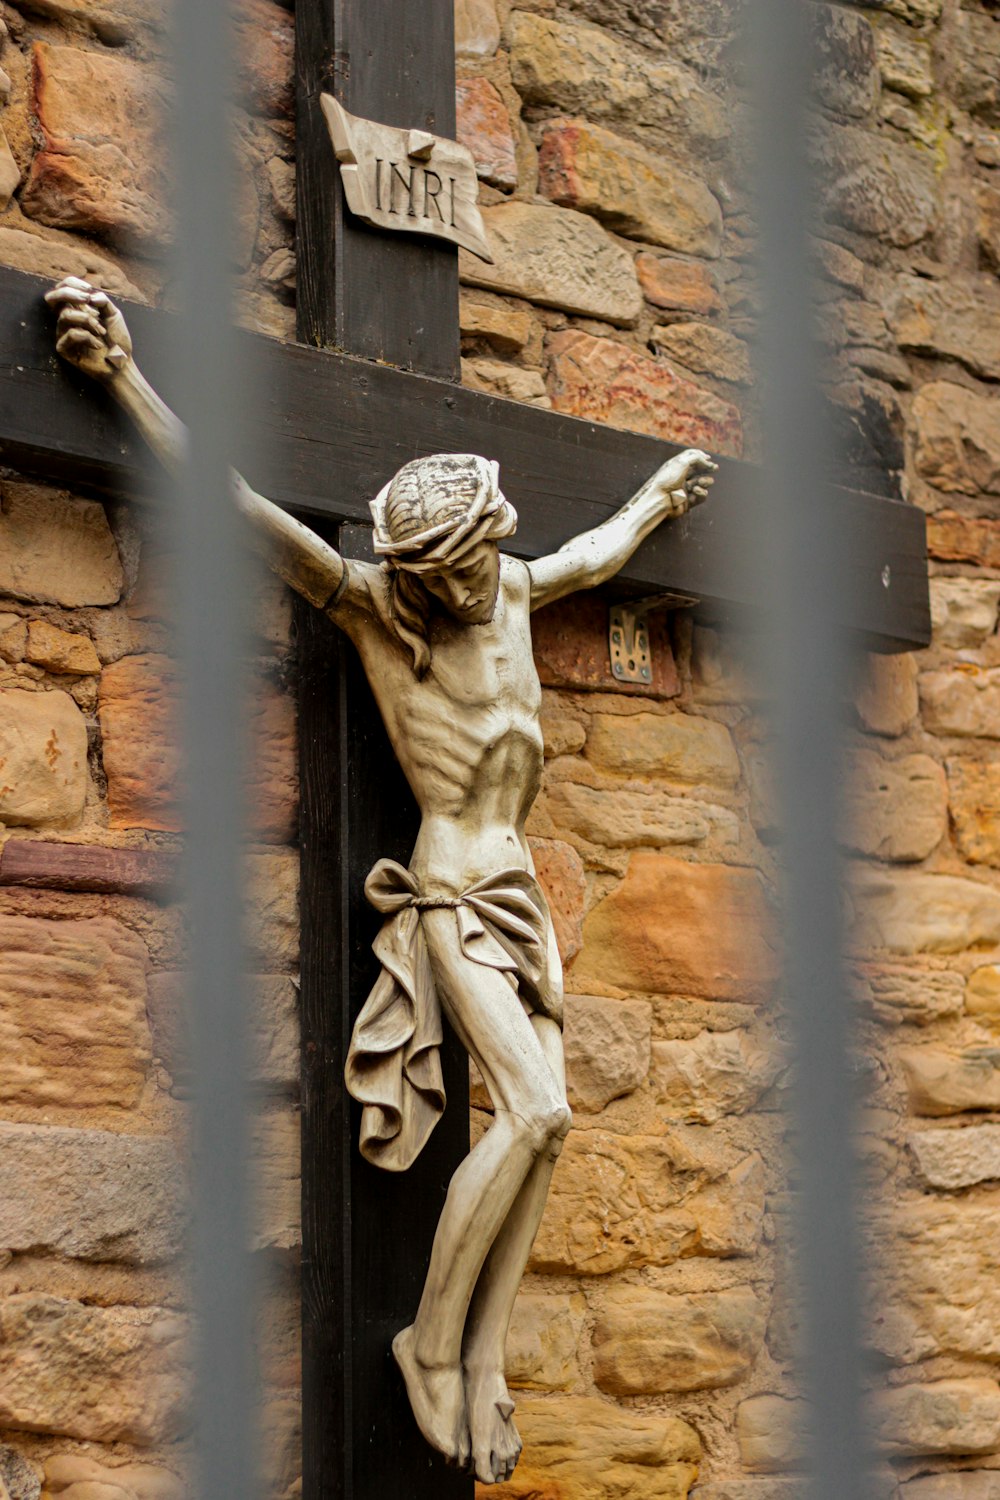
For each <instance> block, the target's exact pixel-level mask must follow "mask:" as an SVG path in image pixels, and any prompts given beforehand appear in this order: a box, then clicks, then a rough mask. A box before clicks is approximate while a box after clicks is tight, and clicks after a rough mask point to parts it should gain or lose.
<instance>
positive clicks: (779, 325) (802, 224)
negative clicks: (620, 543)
mask: <svg viewBox="0 0 1000 1500" xmlns="http://www.w3.org/2000/svg"><path fill="white" fill-rule="evenodd" d="M812 24H813V22H812V7H810V6H804V5H802V4H801V0H757V3H756V4H755V5H754V6H753V7H751V8H750V10H749V12H748V22H747V25H748V28H749V35H750V40H751V53H752V57H753V74H754V84H755V91H756V97H755V100H754V105H755V109H756V111H757V115H758V120H759V134H758V139H757V143H756V144H757V150H758V160H759V165H758V181H757V189H758V201H757V206H756V207H757V220H758V224H759V228H760V272H761V279H762V284H763V294H764V299H765V305H766V310H765V314H764V318H763V321H762V328H761V337H760V355H761V370H760V374H761V379H762V383H763V389H764V392H765V393H766V399H765V410H764V416H763V423H764V448H765V452H766V454H767V464H766V474H765V506H766V511H765V515H766V520H765V531H764V535H765V536H766V538H767V543H766V555H765V554H764V553H763V549H762V547H761V544H760V542H759V541H758V551H757V558H756V572H757V579H758V588H761V589H762V591H763V592H764V593H765V595H766V598H767V600H768V602H769V603H770V604H771V606H772V610H771V612H770V613H769V614H768V615H766V623H765V627H764V630H765V652H764V657H763V668H764V671H765V672H766V680H767V681H768V682H769V684H770V685H771V686H772V688H773V690H774V692H775V695H776V709H775V716H774V727H775V730H776V738H777V766H776V770H777V776H776V784H777V785H778V786H779V787H780V788H782V792H783V808H782V814H781V816H782V829H783V836H782V847H781V858H782V863H783V885H784V890H783V911H784V925H785V989H786V995H787V1001H788V1009H789V1014H790V1021H791V1025H792V1028H793V1034H794V1037H793V1039H794V1050H795V1065H794V1077H795V1084H794V1089H793V1102H792V1119H791V1122H790V1123H791V1126H792V1135H793V1151H794V1156H795V1164H796V1176H795V1191H794V1198H795V1208H796V1220H797V1250H798V1259H799V1264H800V1277H799V1280H800V1286H801V1292H802V1312H803V1321H804V1332H805V1340H804V1349H803V1351H802V1369H801V1375H802V1383H803V1388H804V1393H805V1395H806V1396H807V1398H808V1401H809V1405H810V1408H811V1411H810V1430H809V1439H808V1459H809V1471H810V1477H809V1486H808V1493H809V1494H810V1496H811V1500H843V1497H844V1496H846V1495H850V1496H851V1497H852V1500H865V1497H867V1495H868V1494H869V1485H870V1483H871V1466H870V1462H869V1452H868V1445H867V1441H866V1436H865V1431H864V1423H863V1420H862V1418H863V1386H864V1369H863V1355H862V1339H861V1322H862V1315H861V1267H860V1253H859V1235H858V1222H857V1213H858V1201H857V1200H858V1185H857V1173H856V1166H855V1155H854V1148H853V1130H854V1118H853V1116H854V1102H855V1101H854V1089H853V1087H852V1078H851V1069H850V1065H849V1056H850V1046H851V1015H850V1001H849V998H848V989H847V986H846V984H845V982H844V973H843V964H842V933H841V910H842V901H843V871H842V867H841V861H840V859H839V857H838V853H837V830H838V821H839V788H840V786H841V785H842V749H843V746H842V729H841V723H842V704H843V701H844V698H845V696H846V692H847V688H848V680H849V676H848V672H849V665H850V660H849V645H848V641H847V638H846V636H845V633H844V632H843V631H842V630H841V629H840V628H839V625H838V622H839V621H840V620H841V619H842V618H843V613H844V601H845V599H848V598H849V597H850V595H851V593H852V589H851V577H850V556H851V553H850V547H851V542H850V534H849V527H850V518H849V516H848V515H847V514H846V513H845V509H844V507H843V506H842V505H840V504H838V503H837V498H836V496H835V495H833V494H832V493H831V492H830V488H829V485H828V484H827V483H826V481H825V476H826V475H828V474H829V473H830V463H829V461H830V459H831V457H832V454H831V447H832V437H831V433H830V431H829V428H828V422H827V412H826V408H825V405H824V402H823V400H822V398H821V394H820V380H819V377H820V372H821V365H820V353H819V350H818V348H817V346H816V344H815V341H814V337H813V332H812V330H813V328H814V324H815V313H814V293H813V278H812V270H811V256H810V234H811V233H812V232H813V231H814V229H815V222H816V220H815V216H814V209H815V182H814V172H813V170H812V169H811V167H810V163H809V160H808V149H809V137H810V132H814V131H815V130H816V129H817V128H818V126H819V122H818V120H817V118H816V115H815V113H814V111H813V109H812V104H813V99H812V78H813V72H814V59H813V45H814V44H813V33H812V30H811V27H812Z"/></svg>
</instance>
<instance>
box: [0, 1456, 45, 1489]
mask: <svg viewBox="0 0 1000 1500" xmlns="http://www.w3.org/2000/svg"><path fill="white" fill-rule="evenodd" d="M0 1482H2V1483H3V1484H5V1485H6V1486H7V1496H8V1497H9V1500H39V1497H40V1495H41V1489H42V1486H41V1482H40V1480H39V1477H38V1473H37V1471H36V1469H35V1466H34V1464H31V1463H29V1462H28V1460H27V1459H26V1458H25V1457H24V1456H23V1454H20V1453H18V1451H17V1449H16V1448H11V1447H9V1446H8V1445H7V1444H6V1443H3V1444H0Z"/></svg>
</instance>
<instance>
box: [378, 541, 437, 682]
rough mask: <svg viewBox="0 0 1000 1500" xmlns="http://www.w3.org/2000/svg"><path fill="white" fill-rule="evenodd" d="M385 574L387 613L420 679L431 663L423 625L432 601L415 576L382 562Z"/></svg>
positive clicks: (425, 626)
mask: <svg viewBox="0 0 1000 1500" xmlns="http://www.w3.org/2000/svg"><path fill="white" fill-rule="evenodd" d="M382 566H383V568H385V569H387V571H388V573H389V589H390V592H389V613H390V617H391V619H392V623H393V626H394V627H395V631H396V634H397V635H398V636H399V638H400V640H401V641H402V642H403V645H404V646H406V647H407V648H408V649H409V650H410V651H411V652H412V653H413V670H414V672H415V674H416V676H417V677H418V678H420V677H424V676H425V675H426V673H427V669H428V667H429V666H430V664H431V646H430V641H429V640H428V639H427V626H428V622H429V619H430V614H431V610H432V608H433V602H434V601H433V600H432V598H431V596H430V594H428V592H427V590H426V589H425V588H424V586H423V584H422V583H421V582H420V579H419V578H418V577H417V575H416V574H415V573H409V572H407V570H406V569H405V568H394V567H393V566H392V564H391V563H383V564H382Z"/></svg>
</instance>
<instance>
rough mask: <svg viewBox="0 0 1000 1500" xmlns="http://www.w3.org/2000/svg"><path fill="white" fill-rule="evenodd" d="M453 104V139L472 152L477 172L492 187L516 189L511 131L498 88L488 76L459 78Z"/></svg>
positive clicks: (508, 116)
mask: <svg viewBox="0 0 1000 1500" xmlns="http://www.w3.org/2000/svg"><path fill="white" fill-rule="evenodd" d="M455 103H456V108H457V112H458V126H457V130H456V132H455V138H456V140H458V141H460V142H461V144H462V145H463V146H467V147H468V149H469V150H470V151H471V152H472V156H473V160H474V161H475V163H476V173H477V175H478V176H479V177H481V178H482V180H483V181H484V182H490V183H492V184H493V186H494V187H498V188H508V189H509V188H516V187H517V153H516V148H515V144H514V132H513V130H512V129H511V124H510V115H509V114H508V113H507V106H506V104H504V102H503V99H502V97H501V95H500V91H499V89H498V88H497V87H496V85H495V84H493V83H491V82H490V81H489V79H488V78H460V79H459V80H458V84H457V86H456V98H455Z"/></svg>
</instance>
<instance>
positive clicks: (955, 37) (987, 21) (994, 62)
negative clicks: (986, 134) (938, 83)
mask: <svg viewBox="0 0 1000 1500" xmlns="http://www.w3.org/2000/svg"><path fill="white" fill-rule="evenodd" d="M948 61H949V63H950V75H951V77H950V83H951V88H952V92H953V94H954V96H955V98H956V100H957V101H958V103H959V104H961V105H962V106H963V107H964V108H965V109H967V110H969V112H970V113H971V114H974V115H978V116H979V117H980V118H981V119H983V120H986V121H988V122H989V123H990V124H991V125H996V124H1000V27H998V26H997V23H996V21H995V20H994V19H993V17H992V16H991V15H983V14H979V13H977V14H973V13H971V12H969V11H966V10H961V11H959V12H958V14H957V15H956V17H955V25H954V27H953V29H952V31H951V33H950V35H949V48H948Z"/></svg>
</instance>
